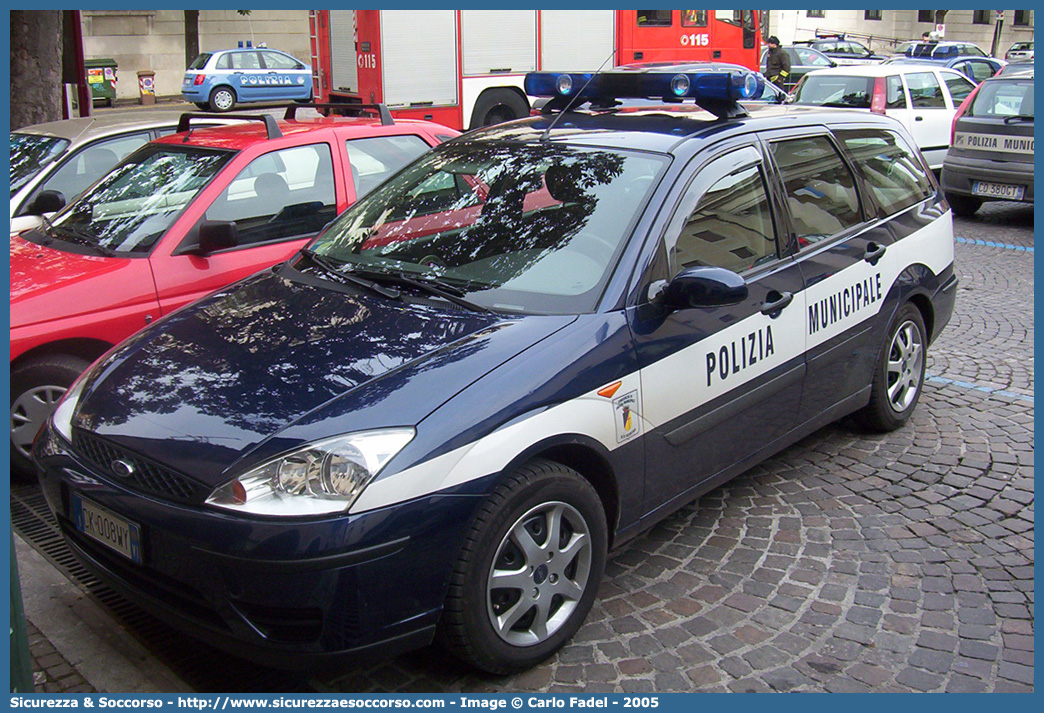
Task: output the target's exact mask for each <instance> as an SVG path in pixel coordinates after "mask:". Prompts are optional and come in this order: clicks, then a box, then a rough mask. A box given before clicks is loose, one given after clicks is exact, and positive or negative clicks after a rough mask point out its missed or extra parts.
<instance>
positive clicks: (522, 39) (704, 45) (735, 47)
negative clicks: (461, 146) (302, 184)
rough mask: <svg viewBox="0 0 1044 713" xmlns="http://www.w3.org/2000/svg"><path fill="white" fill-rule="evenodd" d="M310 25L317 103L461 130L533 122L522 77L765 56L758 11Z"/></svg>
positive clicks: (319, 19)
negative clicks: (365, 106)
mask: <svg viewBox="0 0 1044 713" xmlns="http://www.w3.org/2000/svg"><path fill="white" fill-rule="evenodd" d="M310 26H311V34H312V68H313V72H314V76H313V82H314V96H315V97H316V98H317V99H318V100H320V101H323V102H331V103H337V102H358V101H362V102H364V103H376V102H382V103H384V104H386V105H387V106H388V107H389V109H391V110H392V114H394V115H396V116H400V117H403V118H417V119H427V120H433V121H437V122H440V123H442V124H445V125H447V126H451V127H453V128H455V129H463V128H473V127H476V126H485V125H488V124H494V123H498V122H501V121H507V120H510V119H514V118H518V117H520V116H524V115H526V114H528V113H529V106H530V105H529V99H528V98H527V97H526V95H525V93H524V92H523V91H522V82H523V80H524V78H525V74H526V72H532V71H538V70H545V71H555V70H568V71H581V72H583V71H594V70H597V69H599V68H601V67H603V66H604V67H612V66H615V65H620V64H630V63H634V62H657V61H670V60H687V61H720V62H732V63H735V64H741V65H744V66H746V67H750V68H751V69H757V67H758V62H759V59H760V57H761V36H760V26H759V17H758V13H757V12H756V11H753V10H312V11H311V12H310Z"/></svg>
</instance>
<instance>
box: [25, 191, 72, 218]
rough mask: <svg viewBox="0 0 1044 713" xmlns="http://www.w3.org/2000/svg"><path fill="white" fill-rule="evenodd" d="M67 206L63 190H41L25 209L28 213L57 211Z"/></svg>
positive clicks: (38, 213) (40, 213)
mask: <svg viewBox="0 0 1044 713" xmlns="http://www.w3.org/2000/svg"><path fill="white" fill-rule="evenodd" d="M64 207H65V196H63V195H62V192H61V191H40V194H39V195H37V196H36V198H33V201H32V203H30V204H29V206H28V207H27V208H26V209H25V212H26V214H27V215H43V214H45V213H55V212H57V211H60V210H61V209H62V208H64Z"/></svg>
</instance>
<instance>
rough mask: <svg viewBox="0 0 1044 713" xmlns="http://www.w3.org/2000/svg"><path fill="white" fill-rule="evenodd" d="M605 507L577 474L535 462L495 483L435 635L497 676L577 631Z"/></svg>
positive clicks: (597, 565)
mask: <svg viewBox="0 0 1044 713" xmlns="http://www.w3.org/2000/svg"><path fill="white" fill-rule="evenodd" d="M606 533H607V530H606V521H605V512H604V510H603V508H602V503H601V500H600V499H599V498H598V494H597V493H596V492H595V490H594V488H593V487H591V484H590V483H588V482H587V481H586V480H584V478H583V477H581V476H580V475H579V474H578V473H577V472H576V471H574V470H571V469H570V468H566V467H565V466H562V465H559V464H558V463H552V462H550V461H544V460H535V461H532V462H530V463H528V464H526V465H524V466H521V467H520V468H518V470H516V471H515V472H514V473H512V475H511V476H510V477H509V478H507V480H505V481H504V482H503V483H501V484H500V485H499V486H498V487H497V488H496V490H494V491H493V494H492V495H490V497H489V499H488V500H487V501H486V503H485V504H484V505H483V506H482V507H481V509H480V510H479V513H478V514H477V515H476V516H475V520H474V522H473V523H472V525H471V528H470V529H469V532H468V535H467V538H466V540H465V542H464V546H463V547H462V548H461V552H460V556H459V559H458V560H457V564H456V566H455V567H454V570H453V573H452V575H451V577H450V587H449V592H448V594H447V597H446V604H445V609H444V612H443V616H442V621H441V622H440V625H439V630H438V635H437V638H438V641H439V643H440V644H441V645H442V646H443V648H445V649H446V650H447V651H448V652H449V653H451V654H453V655H454V656H456V657H457V658H459V659H461V660H463V661H465V662H466V663H469V664H471V665H472V666H475V667H476V668H479V669H482V670H483V671H488V672H489V673H495V674H506V673H513V672H517V671H522V670H525V669H527V668H530V667H532V666H535V665H536V664H538V663H540V662H541V661H543V660H544V659H546V658H548V657H549V656H551V655H552V654H554V653H555V652H556V651H558V649H560V648H561V647H562V646H563V645H564V644H565V643H566V642H567V641H569V639H570V638H571V637H572V636H573V634H575V633H576V631H577V629H579V628H580V625H581V624H583V622H584V619H585V618H586V617H587V613H588V612H589V611H590V609H591V605H592V604H593V603H594V599H595V596H596V595H597V593H598V585H599V583H600V582H601V579H602V573H603V571H604V569H605V553H606V543H607V534H606Z"/></svg>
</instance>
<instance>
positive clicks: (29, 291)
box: [11, 236, 155, 327]
mask: <svg viewBox="0 0 1044 713" xmlns="http://www.w3.org/2000/svg"><path fill="white" fill-rule="evenodd" d="M132 263H141V265H134V264H132ZM140 267H144V271H145V272H149V268H148V265H147V261H142V260H132V259H129V258H115V257H104V256H99V255H82V254H78V253H72V252H66V251H64V250H57V249H55V248H51V247H47V246H46V245H40V244H38V243H32V242H29V241H28V240H25V239H23V238H21V237H19V236H13V237H12V238H11V326H12V327H23V326H26V325H29V324H36V323H37V322H45V321H47V320H51V319H54V318H55V317H57V316H62V317H74V316H76V315H78V314H83V313H85V312H89V311H92V310H93V309H94V307H95V306H96V305H97V304H98V303H99V301H100V300H101V299H103V297H104V300H105V303H106V304H107V305H111V306H113V307H120V306H122V302H123V301H124V299H126V300H130V301H133V298H132V297H131V296H130V295H127V296H126V297H125V298H124V297H121V294H120V293H121V292H122V291H123V289H125V288H127V287H129V286H130V285H128V282H127V280H125V279H124V278H123V277H120V276H117V275H116V273H119V272H123V273H125V274H127V273H132V272H133V273H137V272H140V271H141V270H139V269H137V268H140ZM150 274H151V273H150ZM150 279H151V278H150ZM103 284H104V286H105V287H104V288H102V285H103ZM113 285H122V287H121V289H119V290H117V291H116V292H113V291H112V289H111V288H112V286H113ZM149 288H150V290H151V291H153V292H154V291H155V288H154V287H151V286H149ZM139 299H140V295H139ZM56 305H60V307H58V309H60V315H59V314H56Z"/></svg>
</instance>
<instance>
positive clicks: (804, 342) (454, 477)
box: [351, 213, 953, 513]
mask: <svg viewBox="0 0 1044 713" xmlns="http://www.w3.org/2000/svg"><path fill="white" fill-rule="evenodd" d="M952 262H953V223H952V215H951V214H950V213H946V214H945V215H944V216H943V217H942V218H940V219H938V220H935V221H933V222H932V223H931V224H929V225H927V226H925V227H924V228H921V229H920V230H918V231H917V232H915V233H913V234H911V235H909V236H907V237H906V238H904V239H902V240H900V241H898V242H897V243H894V244H892V245H889V246H888V248H887V250H886V251H885V254H884V255H883V256H882V257H881V259H880V260H879V261H878V263H877V265H875V266H872V265H870V264H869V263H867V262H866V261H863V260H860V261H858V262H857V263H855V264H853V265H852V266H851V267H849V268H847V269H845V270H844V271H842V272H840V273H838V274H836V275H832V276H830V277H829V278H827V279H825V280H823V281H822V282H820V283H818V284H816V285H813V286H812V287H811V288H809V289H807V290H805V291H804V292H802V293H801V294H795V295H794V302H793V303H792V304H791V305H790V306H788V307H787V308H786V309H784V310H783V311H782V312H781V313H780V316H779V317H778V318H776V319H770V318H769V317H767V316H765V315H762V314H761V313H760V312H758V313H755V314H754V315H752V316H750V317H748V318H746V319H744V320H743V321H741V322H738V323H736V324H734V325H732V326H730V327H728V328H726V329H723V330H721V331H720V332H718V333H716V334H714V335H711V336H710V337H708V338H707V339H703V340H700V341H699V342H697V343H696V344H693V345H692V346H690V347H688V348H686V349H683V350H681V351H679V352H676V353H675V354H672V355H670V356H668V357H666V358H664V359H661V360H660V361H658V362H656V363H655V364H652V365H650V366H649V367H648V368H646V369H644V370H642V371H641V372H640V373H634V374H630V375H628V376H626V377H625V378H624V379H623V380H622V382H623V383H622V385H621V387H620V388H619V390H618V391H617V393H616V394H614V396H613V398H611V399H610V398H605V397H603V396H599V395H598V394H597V392H596V391H591V392H588V393H586V394H584V395H582V396H579V397H577V398H575V399H571V400H570V401H567V402H565V403H562V404H559V405H557V406H554V407H552V408H549V409H545V410H542V411H539V412H537V413H535V414H533V415H532V416H530V417H529V418H526V419H524V420H522V421H516V422H514V423H512V424H510V425H508V426H505V427H503V428H501V429H498V430H497V431H494V432H493V433H491V434H489V435H487V436H484V437H483V438H480V439H478V440H477V441H475V442H473V443H470V444H468V445H466V446H462V447H461V448H457V449H456V450H454V451H451V452H450V453H446V454H444V455H441V456H438V457H436V458H432V459H431V460H429V461H426V462H424V463H420V464H418V465H415V466H413V467H411V468H408V469H406V470H404V471H402V472H399V473H395V474H393V475H390V476H388V477H386V478H380V479H378V480H377V481H375V482H374V483H371V484H370V485H369V486H368V487H367V488H366V490H364V491H363V493H362V495H361V496H360V497H359V499H358V500H357V501H356V502H355V504H354V505H353V506H352V508H351V512H352V513H358V512H364V511H367V510H373V509H375V508H380V507H385V506H388V505H393V504H395V503H399V502H403V501H406V500H411V499H413V498H417V497H421V496H423V495H428V494H431V493H435V492H438V491H440V490H444V489H446V488H450V487H453V486H457V485H461V484H463V483H468V482H471V481H473V480H477V479H479V478H482V477H485V476H487V475H490V474H492V473H497V472H500V471H501V470H503V469H504V468H505V467H506V466H507V464H508V463H510V462H511V461H512V460H513V459H514V458H515V457H516V456H517V455H518V454H519V453H521V452H522V451H524V450H526V449H527V448H529V447H530V446H532V445H533V444H535V443H538V442H540V441H542V440H545V439H547V438H551V437H554V436H556V435H559V434H563V433H570V434H579V435H585V436H588V437H590V438H592V439H594V440H596V441H598V442H599V443H601V444H602V445H603V446H605V447H606V449H608V450H610V451H612V450H615V449H616V448H618V447H619V446H620V445H622V444H623V443H626V442H628V441H630V440H632V436H633V437H638V438H640V437H642V436H643V435H644V434H645V433H646V432H648V431H649V430H650V429H653V428H659V427H660V426H662V425H663V424H665V423H668V422H669V421H671V420H673V419H674V418H677V417H678V416H681V415H682V414H684V413H687V412H688V411H690V410H692V409H695V408H698V407H699V406H701V405H703V404H705V403H708V402H710V401H711V400H713V399H715V398H718V397H719V396H721V395H723V394H726V393H728V392H730V391H733V390H734V389H736V388H738V387H741V386H743V385H744V384H746V383H748V382H749V381H751V380H752V379H754V378H756V377H758V376H761V375H762V374H765V373H767V372H768V371H770V370H771V369H773V368H775V367H776V366H778V365H780V364H783V363H785V362H786V361H788V360H790V359H793V358H795V357H798V356H800V355H801V353H802V352H803V351H805V350H807V349H810V348H812V347H813V346H815V345H818V344H821V343H823V342H825V341H826V340H828V339H830V338H832V337H833V336H836V335H837V334H840V333H842V332H843V331H845V330H847V329H850V328H851V327H853V326H855V325H857V324H859V323H860V322H863V321H865V320H867V319H870V318H872V317H874V316H876V315H877V314H878V313H879V312H880V309H881V305H882V304H883V302H884V295H887V294H888V292H889V290H891V288H892V285H893V284H894V282H895V280H896V279H897V278H898V276H899V274H900V273H901V272H902V271H903V270H905V269H906V268H907V267H909V266H910V265H912V264H916V263H921V264H924V265H926V266H927V267H928V268H930V269H931V270H932V271H933V272H934V273H935V274H939V273H940V272H942V271H943V270H944V269H945V268H946V267H948V266H949V265H950V264H951V263H952ZM857 285H858V288H857V287H856V286H857ZM831 298H833V312H831V302H830V301H831ZM824 301H825V302H826V307H825V309H826V310H827V317H826V318H825V319H824V317H823V316H822V314H823V312H822V309H824V308H823V304H824ZM857 302H858V307H856V303H857ZM846 303H847V306H848V309H847V314H846V313H845V312H846ZM813 306H816V309H817V311H816V312H813V309H812V308H813ZM813 314H818V315H819V322H818V325H817V326H816V327H815V328H813V324H812V322H811V318H812V315H813ZM770 339H771V347H770V345H769V340H770ZM711 355H713V361H714V364H713V367H714V368H713V370H711V369H710V366H711ZM723 363H724V364H725V365H727V367H728V368H727V369H725V368H724V367H723ZM627 417H630V418H631V419H633V421H632V423H631V424H630V425H629V426H626V425H625V419H626V418H627ZM618 421H619V423H617V422H618Z"/></svg>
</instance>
